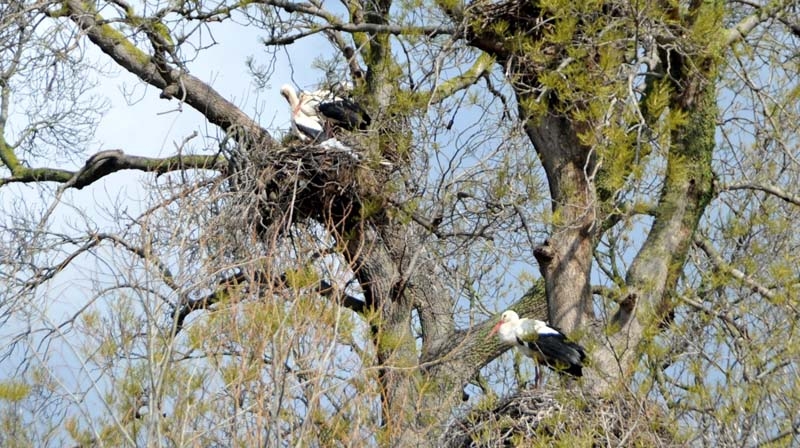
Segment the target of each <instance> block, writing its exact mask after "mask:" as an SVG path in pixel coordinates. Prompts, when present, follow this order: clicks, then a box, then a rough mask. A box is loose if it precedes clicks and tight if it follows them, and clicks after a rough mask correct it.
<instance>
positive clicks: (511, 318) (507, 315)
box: [489, 310, 519, 336]
mask: <svg viewBox="0 0 800 448" xmlns="http://www.w3.org/2000/svg"><path fill="white" fill-rule="evenodd" d="M517 322H519V314H517V313H516V312H514V311H511V310H506V311H503V314H501V315H500V322H497V324H495V326H494V328H492V331H491V332H489V336H492V335H494V334H495V333H497V332H498V331H499V330H500V327H502V326H504V325H514V324H515V323H517Z"/></svg>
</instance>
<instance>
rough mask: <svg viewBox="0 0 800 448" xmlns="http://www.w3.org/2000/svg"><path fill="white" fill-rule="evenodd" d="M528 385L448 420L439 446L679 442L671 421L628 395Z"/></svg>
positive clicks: (472, 447) (671, 444) (660, 444)
mask: <svg viewBox="0 0 800 448" xmlns="http://www.w3.org/2000/svg"><path fill="white" fill-rule="evenodd" d="M569 392H570V393H567V392H566V391H564V390H546V389H535V388H529V389H525V390H520V391H519V392H518V393H516V394H514V395H512V396H510V397H506V398H504V399H502V400H500V402H499V403H497V405H495V406H494V407H492V408H491V409H482V410H475V411H472V412H470V413H469V414H468V415H467V416H466V417H464V418H463V419H461V420H459V421H457V422H456V423H454V424H452V425H451V426H450V428H449V429H448V431H447V433H446V434H445V441H446V443H445V446H448V447H451V448H456V447H463V448H490V447H507V446H552V445H553V443H555V442H558V441H561V442H568V443H570V444H573V445H575V446H588V445H589V444H591V446H652V447H678V446H684V443H683V442H681V441H680V440H679V439H678V437H677V436H676V435H675V432H674V429H673V428H674V427H675V425H674V424H673V423H672V422H671V421H668V419H667V417H666V416H665V415H664V413H663V410H662V409H661V408H659V407H657V406H654V405H651V404H646V403H640V402H637V400H635V399H634V398H632V397H622V396H615V397H614V398H612V399H609V398H600V397H597V396H593V395H583V394H582V393H581V392H577V393H576V394H572V393H571V392H572V391H569Z"/></svg>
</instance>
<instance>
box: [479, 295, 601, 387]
mask: <svg viewBox="0 0 800 448" xmlns="http://www.w3.org/2000/svg"><path fill="white" fill-rule="evenodd" d="M495 333H499V335H500V340H501V341H503V342H505V343H506V344H509V345H514V346H516V347H517V348H518V349H519V350H522V353H524V354H525V355H527V356H529V357H531V358H533V359H534V360H536V362H537V365H536V377H535V379H534V382H535V384H536V385H537V386H538V385H539V380H540V372H539V365H538V364H539V363H543V364H544V365H546V366H547V367H549V368H551V369H553V370H555V371H556V372H559V373H566V374H569V375H572V376H576V377H580V376H582V375H583V371H582V369H583V361H584V360H585V359H586V352H585V351H584V349H583V347H581V346H580V345H578V344H576V343H574V342H572V341H570V340H569V339H567V337H566V336H565V335H564V333H562V332H561V331H559V330H558V329H557V328H554V327H551V326H549V325H547V323H545V322H542V321H540V320H536V319H527V318H523V319H520V318H519V315H518V314H517V313H515V312H514V311H511V310H507V311H504V312H503V314H502V315H501V316H500V322H498V323H497V325H495V326H494V328H492V331H491V332H490V333H489V336H492V335H494V334H495Z"/></svg>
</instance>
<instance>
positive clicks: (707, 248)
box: [694, 237, 775, 299]
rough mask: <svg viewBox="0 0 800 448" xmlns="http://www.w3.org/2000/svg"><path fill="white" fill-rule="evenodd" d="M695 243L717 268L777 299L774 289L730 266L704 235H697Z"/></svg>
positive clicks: (770, 297)
mask: <svg viewBox="0 0 800 448" xmlns="http://www.w3.org/2000/svg"><path fill="white" fill-rule="evenodd" d="M694 244H695V245H696V246H697V247H699V248H700V249H701V250H702V251H703V252H705V254H706V255H707V256H708V258H709V259H710V260H711V262H712V263H713V264H714V266H715V267H716V268H717V269H719V270H720V271H722V272H725V273H727V274H729V275H731V276H732V277H733V278H735V279H737V280H739V281H741V282H742V283H744V284H745V285H747V286H749V287H750V288H751V289H752V290H753V291H754V292H757V293H758V294H761V295H762V296H764V297H766V298H768V299H775V292H774V291H772V290H770V289H769V288H767V287H765V286H763V285H761V284H760V283H758V282H757V281H755V280H753V278H752V277H750V276H749V275H747V274H745V273H744V272H742V271H740V270H738V269H736V268H734V267H732V266H730V265H729V264H728V263H727V262H726V261H725V260H723V259H722V256H721V255H720V254H719V252H717V251H716V249H714V247H713V246H712V245H711V242H710V241H708V240H706V239H705V238H702V237H695V239H694Z"/></svg>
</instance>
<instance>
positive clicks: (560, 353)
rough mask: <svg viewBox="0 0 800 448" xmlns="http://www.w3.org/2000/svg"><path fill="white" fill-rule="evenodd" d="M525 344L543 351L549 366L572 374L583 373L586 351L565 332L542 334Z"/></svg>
mask: <svg viewBox="0 0 800 448" xmlns="http://www.w3.org/2000/svg"><path fill="white" fill-rule="evenodd" d="M524 344H525V345H527V346H528V348H530V349H531V350H534V351H537V352H539V353H541V355H542V358H543V361H544V363H545V365H547V367H549V368H551V369H553V370H555V371H557V372H564V373H568V374H570V375H572V376H582V375H583V361H584V360H585V359H586V351H585V350H584V349H583V347H581V346H580V345H579V344H576V343H574V342H572V341H570V340H568V339H567V338H566V336H564V335H563V334H540V335H539V337H538V338H537V339H536V340H535V341H525V342H524Z"/></svg>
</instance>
